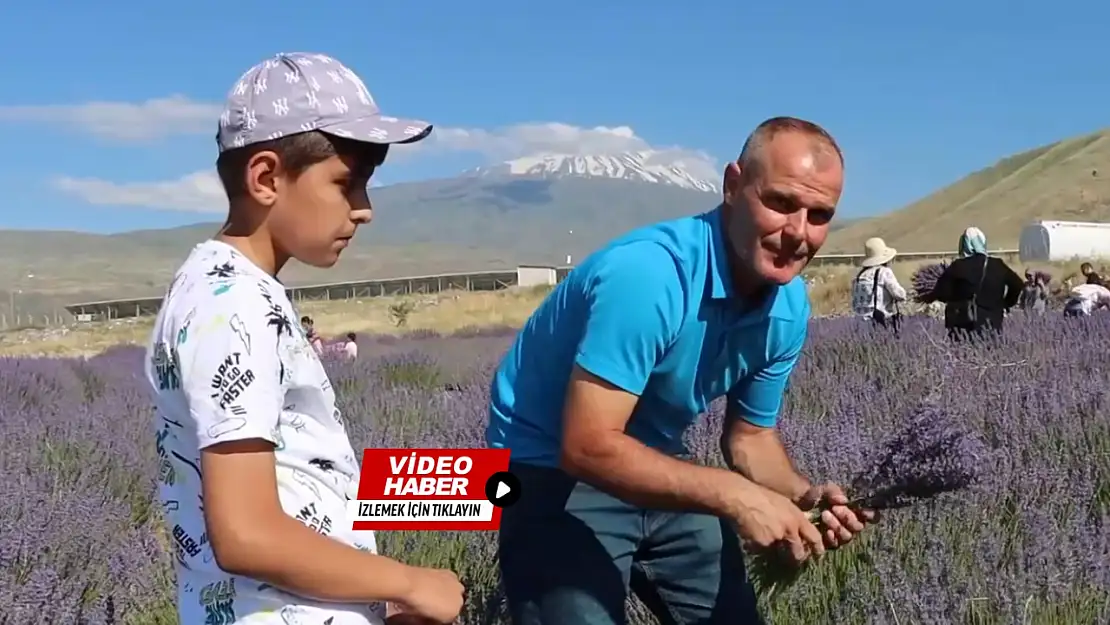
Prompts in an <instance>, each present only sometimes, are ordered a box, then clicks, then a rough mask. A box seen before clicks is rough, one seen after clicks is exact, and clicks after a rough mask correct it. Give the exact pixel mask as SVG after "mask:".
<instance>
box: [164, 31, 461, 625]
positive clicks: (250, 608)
mask: <svg viewBox="0 0 1110 625" xmlns="http://www.w3.org/2000/svg"><path fill="white" fill-rule="evenodd" d="M429 132H431V126H430V125H429V124H427V123H425V122H418V121H407V120H398V119H395V118H390V117H383V116H382V115H381V114H380V113H379V111H378V108H377V106H376V105H375V104H374V101H373V99H372V98H371V97H370V95H369V93H368V92H367V91H366V87H365V86H364V85H363V83H362V81H361V80H360V79H359V78H358V76H356V75H355V74H354V73H353V72H351V70H349V69H347V68H346V67H344V66H343V65H342V64H340V63H339V62H338V61H336V60H335V59H333V58H330V57H327V56H324V55H319V54H302V53H295V54H279V55H276V56H274V57H272V58H270V59H267V60H266V61H264V62H263V63H260V64H259V65H256V66H254V67H253V68H251V69H250V70H248V71H247V72H246V73H245V74H243V76H242V77H241V78H240V79H239V81H238V82H237V83H236V84H235V86H234V87H233V88H232V90H231V92H230V94H229V96H228V101H227V104H226V108H225V110H224V113H223V115H222V117H221V118H220V122H219V129H218V133H217V142H218V144H219V149H220V156H219V159H218V160H217V162H216V168H217V171H218V173H219V176H220V180H221V181H222V183H223V186H224V189H225V190H226V192H227V196H228V200H229V206H230V208H229V211H228V217H227V222H226V223H225V224H224V226H223V228H222V229H221V231H220V233H219V234H218V235H217V236H216V238H214V239H212V240H210V241H206V242H204V243H201V244H199V245H198V246H196V248H194V249H193V251H192V253H191V254H190V255H189V257H188V258H187V259H186V260H185V262H184V264H183V265H182V266H181V268H180V269H178V271H177V273H176V275H175V276H174V278H173V282H172V284H171V285H170V288H169V290H168V292H167V293H166V296H165V299H164V300H163V305H162V308H161V310H160V311H159V314H158V318H157V320H156V321H155V324H154V332H153V336H152V337H151V342H150V347H149V351H148V356H149V358H148V363H149V364H148V366H147V368H146V374H147V379H148V380H149V383H150V385H151V388H152V390H153V392H154V396H155V402H156V405H157V417H156V422H157V423H156V427H157V437H156V441H157V451H158V455H159V458H160V460H161V471H160V477H161V486H160V489H159V490H160V496H161V500H162V505H163V506H164V508H165V518H166V524H167V526H168V527H169V528H170V534H171V536H172V541H173V544H174V547H175V549H176V556H177V566H176V573H177V606H178V613H179V617H180V620H181V622H182V623H184V624H187V625H199V624H200V623H221V624H232V623H251V624H267V623H269V624H272V625H288V624H290V623H312V624H317V625H323V624H328V625H370V624H375V625H377V624H381V623H383V622H384V621H385V618H386V609H387V606H391V607H392V608H393V609H394V610H396V611H398V612H400V613H401V615H402V616H400V617H399V619H400V620H405V619H408V621H409V622H412V621H413V619H414V618H416V617H420V618H424V619H426V620H423V621H420V620H417V621H416V622H427V623H449V622H451V621H453V620H454V619H455V618H456V617H457V615H458V613H459V610H460V609H461V606H462V601H463V599H462V593H463V588H462V586H461V585H460V583H459V580H458V578H457V577H456V576H455V574H454V573H452V572H450V571H445V570H438V569H426V568H417V567H413V566H407V565H404V564H401V563H400V562H398V561H396V560H392V559H389V558H386V557H382V556H379V555H376V545H375V540H374V535H373V534H372V533H370V532H359V533H356V532H353V531H352V530H351V523H350V521H349V520H348V519H347V516H346V506H347V501H348V500H350V499H353V498H354V497H355V496H356V493H357V486H358V476H359V465H358V462H357V460H356V455H355V451H354V449H352V447H351V443H350V441H349V440H348V438H347V432H346V430H345V428H344V421H343V418H342V415H341V414H340V412H339V410H338V409H337V408H336V405H335V392H334V390H333V389H332V386H331V383H330V382H329V381H328V376H327V374H326V373H325V371H324V368H323V367H322V366H321V364H320V361H319V359H318V358H317V355H316V353H315V351H313V349H312V347H310V346H309V341H308V337H307V336H306V334H305V332H304V331H303V329H302V326H301V325H300V324H298V323H297V321H296V320H297V317H296V313H295V311H294V309H293V305H292V303H291V302H290V301H289V299H288V298H287V297H286V294H285V287H284V286H282V284H281V282H279V281H278V279H277V277H276V276H277V274H278V272H279V271H280V270H281V268H282V266H284V265H285V264H286V263H287V262H288V261H289V260H290V259H292V258H295V259H297V260H299V261H301V262H303V263H306V264H308V265H311V266H314V267H331V266H332V265H334V264H335V263H336V261H337V260H338V259H339V255H340V253H341V252H342V251H343V249H344V248H346V247H347V244H348V242H349V241H350V239H351V237H352V236H353V235H354V233H355V230H356V229H357V228H358V226H359V225H361V224H365V223H368V222H369V221H370V217H371V206H370V200H369V198H368V197H367V185H368V182H369V179H370V177H371V175H372V174H373V173H374V171H375V169H376V168H377V167H378V166H380V165H381V164H382V163H383V162H384V160H385V157H386V154H387V152H388V149H389V145H390V144H394V143H409V142H413V141H417V140H419V139H422V138H424V137H426V136H427V135H428V134H429ZM405 615H407V616H405Z"/></svg>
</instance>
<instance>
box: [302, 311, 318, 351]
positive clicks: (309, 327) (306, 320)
mask: <svg viewBox="0 0 1110 625" xmlns="http://www.w3.org/2000/svg"><path fill="white" fill-rule="evenodd" d="M301 328H302V329H303V330H304V335H305V338H307V339H308V344H309V345H311V346H312V349H314V350H316V353H317V354H323V353H324V340H323V339H322V338H320V333H319V332H317V331H316V322H315V321H313V320H312V317H309V316H308V315H305V316H303V317H301Z"/></svg>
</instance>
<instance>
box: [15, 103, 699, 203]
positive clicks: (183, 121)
mask: <svg viewBox="0 0 1110 625" xmlns="http://www.w3.org/2000/svg"><path fill="white" fill-rule="evenodd" d="M219 114H220V106H219V105H218V104H213V103H207V102H197V101H194V100H190V99H189V98H187V97H185V96H180V95H174V96H170V97H167V98H158V99H151V100H147V101H145V102H140V103H131V102H89V103H85V104H76V105H49V106H0V122H3V121H22V122H38V123H42V124H54V125H63V126H66V127H69V128H72V129H73V130H76V131H79V132H84V133H87V134H90V135H93V136H96V137H98V138H100V139H104V140H109V141H118V142H140V141H149V140H152V139H159V138H163V137H168V136H174V135H195V134H199V135H204V134H212V133H214V132H215V126H216V120H217V119H218V117H219ZM643 151H649V152H651V153H652V154H651V156H650V158H649V164H668V165H672V166H678V167H681V168H683V169H685V170H686V171H688V172H689V173H691V174H692V175H694V176H697V177H700V178H704V179H707V180H715V179H716V178H717V176H719V175H720V168H719V167H718V164H717V161H716V159H714V158H713V157H712V156H710V155H709V154H707V153H705V152H703V151H700V150H693V149H689V148H684V147H681V146H659V145H652V144H651V143H649V142H648V141H647V140H646V139H644V138H643V137H640V136H639V135H637V134H636V133H635V131H633V129H632V128H630V127H628V126H613V127H607V126H596V127H593V128H585V127H580V126H573V125H570V124H564V123H560V122H534V123H522V124H514V125H509V126H504V127H502V128H497V129H493V130H487V129H481V128H454V127H445V126H437V127H436V129H435V131H434V132H433V133H432V135H431V137H430V138H429V139H427V140H425V141H421V142H419V143H416V144H413V145H406V146H397V147H396V148H395V150H394V152H393V154H394V156H393V158H391V160H394V161H404V160H410V159H415V158H419V157H420V156H421V155H422V154H425V155H427V154H437V153H438V154H443V153H449V152H469V153H473V154H478V155H481V156H482V158H483V159H484V160H485V161H486V162H487V163H491V162H498V161H504V160H512V159H515V158H520V157H524V156H535V155H538V154H551V153H555V154H573V155H590V154H595V155H596V154H615V153H620V152H643ZM54 183H55V186H56V187H57V188H59V189H60V190H62V191H64V192H66V193H69V194H71V195H74V196H76V197H78V198H81V199H83V200H84V201H86V202H89V203H92V204H106V205H115V206H143V207H148V208H158V209H163V210H185V211H194V212H218V211H219V210H221V209H222V206H223V203H224V200H223V191H222V189H221V187H220V184H219V181H218V179H217V178H216V176H215V174H214V173H213V172H211V171H201V172H196V173H192V174H189V175H187V176H184V177H182V178H179V179H177V180H167V181H161V182H133V183H116V182H111V181H107V180H100V179H93V178H69V177H61V178H58V179H56V180H55V181H54Z"/></svg>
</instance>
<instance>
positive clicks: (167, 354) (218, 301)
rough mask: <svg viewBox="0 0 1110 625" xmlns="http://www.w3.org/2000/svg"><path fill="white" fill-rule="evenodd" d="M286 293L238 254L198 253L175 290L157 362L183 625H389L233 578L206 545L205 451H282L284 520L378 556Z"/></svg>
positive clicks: (330, 407) (369, 611)
mask: <svg viewBox="0 0 1110 625" xmlns="http://www.w3.org/2000/svg"><path fill="white" fill-rule="evenodd" d="M296 319H297V315H296V311H295V310H294V309H293V305H292V303H290V301H289V299H288V297H287V296H286V293H285V288H284V287H283V286H282V285H281V283H280V282H278V281H277V280H276V279H274V278H273V277H272V276H270V275H269V274H267V273H265V272H264V271H262V270H261V269H259V268H258V267H257V266H256V265H254V264H253V263H252V262H251V261H249V260H248V259H247V258H246V257H245V256H243V255H242V254H240V253H239V252H238V251H237V250H235V249H234V248H232V247H231V246H229V245H227V244H225V243H222V242H219V241H207V242H205V243H201V244H200V245H198V246H197V247H196V248H195V249H194V250H193V251H192V253H191V254H190V255H189V257H188V259H186V261H185V263H184V264H183V265H182V266H181V268H180V269H179V270H178V272H177V274H176V275H175V276H174V279H173V283H172V284H171V285H170V288H169V290H168V292H167V293H166V297H165V299H164V300H163V303H162V308H161V310H160V311H159V313H158V318H157V319H156V321H155V322H154V332H153V336H152V337H151V342H150V346H149V347H148V349H147V366H146V377H147V380H148V382H149V383H150V386H151V389H152V391H153V393H154V396H155V403H156V407H157V414H156V416H155V433H156V439H155V440H156V442H157V450H158V456H159V459H160V463H161V468H160V471H159V480H160V486H159V494H160V498H161V501H162V506H163V508H164V512H165V514H164V517H165V522H166V527H167V529H168V530H169V534H170V541H171V542H172V544H173V546H174V548H175V550H176V560H177V565H176V569H177V585H178V587H177V601H178V613H179V615H180V619H181V623H182V625H232V624H235V625H239V624H243V625H246V624H272V625H300V624H302V623H303V624H305V625H380V624H381V623H382V622H383V620H384V606H383V605H381V604H375V605H351V604H328V603H321V602H318V601H314V600H310V599H305V598H302V597H297V596H295V595H292V594H289V593H286V592H283V591H281V590H278V589H276V588H274V587H272V586H270V585H268V584H264V583H262V582H260V581H257V580H252V579H249V578H245V577H240V576H236V575H231V574H229V573H226V572H224V571H222V570H221V569H220V568H219V567H218V566H217V564H216V562H215V559H214V557H213V554H212V549H211V547H210V546H209V544H208V539H207V534H206V532H205V524H204V513H203V506H204V501H203V498H202V495H201V485H200V459H199V458H200V450H201V449H203V448H205V447H208V446H211V445H214V444H216V443H222V442H227V441H233V440H244V439H252V438H260V439H264V440H267V441H270V442H271V443H273V444H274V445H275V452H274V457H275V460H276V472H277V482H278V496H279V499H280V500H281V505H282V508H283V509H284V510H285V512H286V513H287V514H289V515H290V516H292V517H294V518H296V519H298V520H300V521H301V522H302V523H304V524H305V525H306V526H308V527H310V528H312V529H314V530H315V531H317V532H319V533H321V534H324V535H327V536H330V537H331V538H333V539H335V540H339V541H341V542H344V543H347V544H349V545H352V546H355V547H357V548H360V549H363V550H366V551H371V552H376V545H375V542H374V535H373V534H372V533H370V532H357V533H356V532H352V531H351V530H350V525H351V524H350V522H349V521H348V520H347V518H346V502H347V500H348V499H354V498H355V497H356V495H357V488H358V472H359V465H358V462H357V460H356V458H355V453H354V450H353V449H352V448H351V443H350V441H349V439H348V438H347V432H346V429H345V427H344V424H343V418H342V415H341V414H340V411H339V409H338V408H337V407H336V405H335V392H334V391H333V390H332V387H331V383H330V381H329V380H328V376H327V373H326V372H325V371H324V368H323V366H322V365H321V363H320V360H319V358H318V356H317V354H316V351H315V350H314V349H312V347H311V345H310V344H309V342H308V339H307V337H306V336H305V335H304V331H303V329H302V328H301V325H300V324H299V323H297V322H296Z"/></svg>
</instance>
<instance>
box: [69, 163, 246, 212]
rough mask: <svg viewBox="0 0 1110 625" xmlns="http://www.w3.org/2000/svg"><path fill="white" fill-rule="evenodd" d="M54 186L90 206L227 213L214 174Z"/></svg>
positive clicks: (82, 180)
mask: <svg viewBox="0 0 1110 625" xmlns="http://www.w3.org/2000/svg"><path fill="white" fill-rule="evenodd" d="M53 183H54V186H55V187H56V188H57V189H59V190H61V191H64V192H66V193H68V194H70V195H73V196H75V197H78V198H80V199H82V200H84V201H85V202H87V203H89V204H98V205H103V206H141V207H144V208H153V209H156V210H173V211H187V212H190V213H221V212H224V211H226V210H227V199H226V197H225V196H224V189H223V186H221V184H220V179H219V177H217V176H216V172H214V171H198V172H195V173H192V174H189V175H187V176H182V177H181V178H178V179H176V180H163V181H158V182H124V183H117V182H111V181H108V180H101V179H99V178H69V177H65V176H62V177H59V178H56V179H54V181H53Z"/></svg>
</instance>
